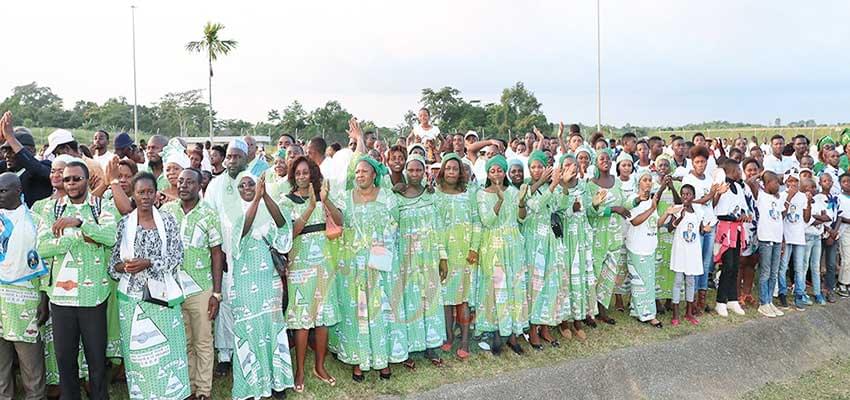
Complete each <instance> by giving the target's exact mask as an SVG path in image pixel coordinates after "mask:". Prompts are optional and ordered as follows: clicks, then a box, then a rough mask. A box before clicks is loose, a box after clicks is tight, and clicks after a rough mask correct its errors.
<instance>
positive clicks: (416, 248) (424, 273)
mask: <svg viewBox="0 0 850 400" xmlns="http://www.w3.org/2000/svg"><path fill="white" fill-rule="evenodd" d="M396 201H397V202H398V210H399V218H398V232H399V256H400V260H399V271H400V275H401V285H402V288H401V291H402V298H403V304H404V307H402V308H401V309H400V312H399V313H398V314H399V315H400V316H401V320H402V321H404V322H405V325H406V326H407V349H408V352H409V353H413V352H417V351H424V350H425V349H433V348H436V347H440V345H441V344H443V342H445V341H446V317H445V314H444V312H443V296H442V285H441V284H440V269H439V265H440V259H445V258H446V250H445V247H444V246H443V241H442V237H441V236H440V233H439V231H438V230H437V226H438V225H437V224H438V222H437V221H438V214H437V208H436V207H435V206H434V195H433V194H431V193H428V192H427V191H424V192H423V193H422V194H421V195H419V196H417V197H415V198H407V197H404V196H402V195H400V194H397V195H396Z"/></svg>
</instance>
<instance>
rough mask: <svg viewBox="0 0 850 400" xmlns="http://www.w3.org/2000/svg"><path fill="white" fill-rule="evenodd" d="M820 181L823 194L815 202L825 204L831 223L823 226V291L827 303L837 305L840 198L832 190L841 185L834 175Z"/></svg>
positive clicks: (825, 176) (824, 175) (823, 177)
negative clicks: (824, 268) (835, 180)
mask: <svg viewBox="0 0 850 400" xmlns="http://www.w3.org/2000/svg"><path fill="white" fill-rule="evenodd" d="M818 180H819V182H820V190H821V192H820V193H818V194H817V195H816V196H815V201H820V202H823V204H825V211H826V215H827V217H829V221H828V222H826V223H824V224H823V241H822V244H821V252H822V253H823V255H824V264H826V265H825V266H826V271H825V272H826V274H825V275H824V282H823V283H824V287H823V289H824V291H825V292H826V301H827V302H829V303H835V301H836V298H835V278H836V276H835V274H836V269H837V266H838V227H839V224H838V205H839V203H838V196H836V195H834V194H832V188H833V187H835V186H839V185H838V184H837V182H834V181H833V178H832V175H830V174H823V175H821V176H820V178H819V179H818ZM818 261H820V259H818ZM813 262H814V261H813ZM812 265H814V264H812ZM817 265H818V266H817V270H818V271H820V262H818V264H817ZM816 293H817V292H816Z"/></svg>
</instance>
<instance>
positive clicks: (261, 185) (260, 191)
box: [254, 174, 266, 201]
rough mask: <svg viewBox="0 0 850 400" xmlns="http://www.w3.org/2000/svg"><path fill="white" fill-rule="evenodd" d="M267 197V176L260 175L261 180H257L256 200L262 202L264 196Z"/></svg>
mask: <svg viewBox="0 0 850 400" xmlns="http://www.w3.org/2000/svg"><path fill="white" fill-rule="evenodd" d="M265 195H266V174H262V175H260V179H258V180H257V190H256V193H254V200H255V201H260V200H262V198H263V196H265Z"/></svg>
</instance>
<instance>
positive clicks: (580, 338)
mask: <svg viewBox="0 0 850 400" xmlns="http://www.w3.org/2000/svg"><path fill="white" fill-rule="evenodd" d="M576 339H578V341H579V342H583V341H585V340H587V334H586V333H584V329H576Z"/></svg>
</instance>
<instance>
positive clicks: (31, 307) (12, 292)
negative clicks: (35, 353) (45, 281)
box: [0, 278, 41, 343]
mask: <svg viewBox="0 0 850 400" xmlns="http://www.w3.org/2000/svg"><path fill="white" fill-rule="evenodd" d="M40 282H41V278H35V279H33V280H31V281H29V282H24V283H22V284H20V285H0V338H3V339H4V340H7V341H10V342H24V343H35V342H36V340H37V339H38V324H37V323H36V322H37V319H36V311H37V310H38V303H39V301H40V300H41V299H40V295H39V285H40Z"/></svg>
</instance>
